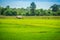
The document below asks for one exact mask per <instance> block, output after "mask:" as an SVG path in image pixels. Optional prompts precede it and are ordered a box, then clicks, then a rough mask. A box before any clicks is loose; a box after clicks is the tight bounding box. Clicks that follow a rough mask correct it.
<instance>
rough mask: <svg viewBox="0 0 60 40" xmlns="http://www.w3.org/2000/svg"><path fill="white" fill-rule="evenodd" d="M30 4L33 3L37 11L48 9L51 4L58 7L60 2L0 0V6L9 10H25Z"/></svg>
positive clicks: (48, 0)
mask: <svg viewBox="0 0 60 40" xmlns="http://www.w3.org/2000/svg"><path fill="white" fill-rule="evenodd" d="M31 2H35V4H36V6H37V8H38V9H40V8H43V9H48V8H49V7H50V6H51V5H53V4H58V5H60V0H0V6H2V7H6V6H7V5H9V6H10V7H11V8H26V7H29V6H30V4H31Z"/></svg>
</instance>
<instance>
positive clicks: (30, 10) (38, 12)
mask: <svg viewBox="0 0 60 40" xmlns="http://www.w3.org/2000/svg"><path fill="white" fill-rule="evenodd" d="M0 15H5V16H16V15H22V16H60V5H57V4H54V5H52V6H51V7H50V8H49V9H48V10H44V9H36V4H35V3H34V2H32V3H31V4H30V7H27V8H26V9H24V8H10V6H9V5H8V6H6V7H5V8H4V7H1V6H0Z"/></svg>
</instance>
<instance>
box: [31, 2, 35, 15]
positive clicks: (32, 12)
mask: <svg viewBox="0 0 60 40" xmlns="http://www.w3.org/2000/svg"><path fill="white" fill-rule="evenodd" d="M35 9H36V4H35V3H34V2H32V3H31V5H30V11H31V15H32V16H34V15H35Z"/></svg>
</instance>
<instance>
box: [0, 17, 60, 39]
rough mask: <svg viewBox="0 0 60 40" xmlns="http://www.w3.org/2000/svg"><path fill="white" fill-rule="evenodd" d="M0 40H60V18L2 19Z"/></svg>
mask: <svg viewBox="0 0 60 40" xmlns="http://www.w3.org/2000/svg"><path fill="white" fill-rule="evenodd" d="M0 40H60V16H57V17H49V16H48V17H47V16H46V17H42V16H41V17H40V16H35V17H34V16H31V17H30V16H29V17H28V16H26V17H24V18H23V19H17V18H15V17H9V16H8V17H7V16H6V17H4V18H2V17H0Z"/></svg>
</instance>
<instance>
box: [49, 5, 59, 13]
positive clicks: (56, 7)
mask: <svg viewBox="0 0 60 40" xmlns="http://www.w3.org/2000/svg"><path fill="white" fill-rule="evenodd" d="M50 8H52V11H53V12H57V11H58V10H59V7H58V5H57V4H54V5H52V6H51V7H50Z"/></svg>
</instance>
